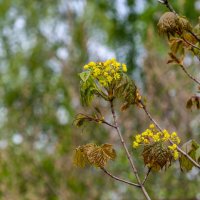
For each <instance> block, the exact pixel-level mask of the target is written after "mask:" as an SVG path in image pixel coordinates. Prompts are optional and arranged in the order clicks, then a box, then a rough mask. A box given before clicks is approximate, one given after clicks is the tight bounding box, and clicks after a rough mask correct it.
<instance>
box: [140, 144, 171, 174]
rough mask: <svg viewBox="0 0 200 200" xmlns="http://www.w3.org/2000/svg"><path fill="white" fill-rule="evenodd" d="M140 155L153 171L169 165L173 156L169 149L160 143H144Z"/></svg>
mask: <svg viewBox="0 0 200 200" xmlns="http://www.w3.org/2000/svg"><path fill="white" fill-rule="evenodd" d="M142 156H143V159H144V163H145V165H146V166H147V167H149V168H151V169H153V170H154V171H159V170H160V169H162V168H163V167H165V168H167V167H169V166H170V164H171V160H172V158H173V156H172V154H171V152H170V150H169V149H168V148H166V147H165V146H163V144H162V143H154V144H148V145H145V146H144V150H143V153H142Z"/></svg>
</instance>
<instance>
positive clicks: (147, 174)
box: [142, 168, 151, 185]
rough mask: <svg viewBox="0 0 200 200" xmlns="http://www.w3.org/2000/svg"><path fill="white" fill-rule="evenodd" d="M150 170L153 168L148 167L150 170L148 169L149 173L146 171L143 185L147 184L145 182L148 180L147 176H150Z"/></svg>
mask: <svg viewBox="0 0 200 200" xmlns="http://www.w3.org/2000/svg"><path fill="white" fill-rule="evenodd" d="M150 172H151V168H149V169H148V171H147V173H146V176H145V178H144V180H143V182H142V185H144V184H145V182H146V180H147V178H148V176H149V174H150Z"/></svg>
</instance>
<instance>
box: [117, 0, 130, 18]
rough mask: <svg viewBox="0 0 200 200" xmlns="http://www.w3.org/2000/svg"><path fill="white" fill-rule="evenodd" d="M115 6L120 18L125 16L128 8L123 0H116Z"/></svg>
mask: <svg viewBox="0 0 200 200" xmlns="http://www.w3.org/2000/svg"><path fill="white" fill-rule="evenodd" d="M116 7H117V11H118V14H119V17H120V18H122V19H123V18H126V16H127V14H128V9H127V6H126V1H125V0H116Z"/></svg>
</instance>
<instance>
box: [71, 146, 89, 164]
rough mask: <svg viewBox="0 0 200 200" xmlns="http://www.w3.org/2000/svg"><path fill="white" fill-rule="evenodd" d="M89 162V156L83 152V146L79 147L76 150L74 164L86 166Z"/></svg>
mask: <svg viewBox="0 0 200 200" xmlns="http://www.w3.org/2000/svg"><path fill="white" fill-rule="evenodd" d="M86 163H87V158H86V156H85V154H84V152H83V148H82V147H78V148H76V149H75V151H74V159H73V164H74V165H75V166H77V167H85V165H86Z"/></svg>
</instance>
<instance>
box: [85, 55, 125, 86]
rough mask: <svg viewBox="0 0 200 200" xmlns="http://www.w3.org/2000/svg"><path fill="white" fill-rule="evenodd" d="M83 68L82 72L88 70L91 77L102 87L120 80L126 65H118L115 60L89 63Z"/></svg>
mask: <svg viewBox="0 0 200 200" xmlns="http://www.w3.org/2000/svg"><path fill="white" fill-rule="evenodd" d="M83 68H84V70H89V71H90V74H91V76H93V77H94V78H95V79H96V80H97V81H98V82H99V83H100V85H102V86H104V87H107V86H109V85H110V84H112V82H113V81H116V80H118V79H120V78H121V76H122V73H124V72H127V67H126V65H125V64H121V63H119V62H118V61H116V59H115V58H112V59H109V60H106V61H105V62H89V63H88V64H86V65H85V66H84V67H83Z"/></svg>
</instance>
